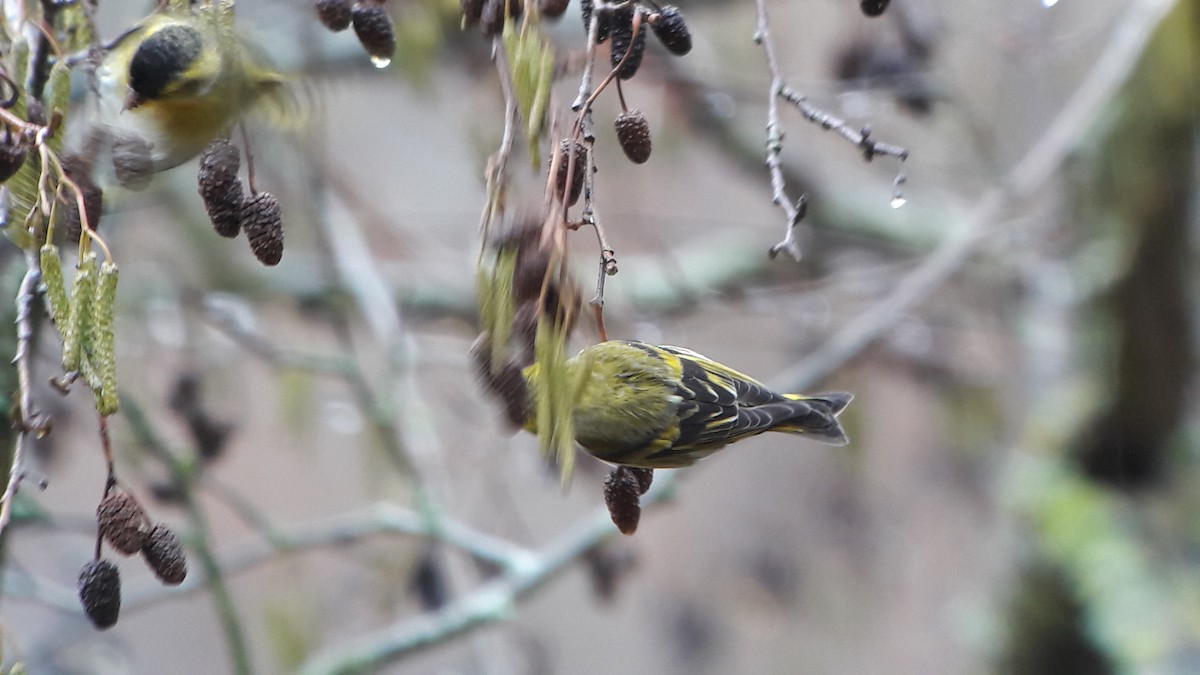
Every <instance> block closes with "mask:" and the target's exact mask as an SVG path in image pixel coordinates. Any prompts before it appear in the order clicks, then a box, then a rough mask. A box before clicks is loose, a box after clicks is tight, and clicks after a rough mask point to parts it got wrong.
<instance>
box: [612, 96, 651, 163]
mask: <svg viewBox="0 0 1200 675" xmlns="http://www.w3.org/2000/svg"><path fill="white" fill-rule="evenodd" d="M614 126H615V127H616V130H617V140H618V141H620V142H621V149H622V150H624V151H625V156H626V157H628V158H629V161H631V162H633V163H634V164H645V163H646V160H648V159H650V125H649V124H648V123H647V122H646V116H645V115H643V114H642V112H641V111H640V110H638V109H637V108H632V109H630V110H629V111H627V112H623V113H621V114H620V115H617V120H616V122H615V123H614Z"/></svg>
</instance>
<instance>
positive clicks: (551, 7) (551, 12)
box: [538, 0, 571, 19]
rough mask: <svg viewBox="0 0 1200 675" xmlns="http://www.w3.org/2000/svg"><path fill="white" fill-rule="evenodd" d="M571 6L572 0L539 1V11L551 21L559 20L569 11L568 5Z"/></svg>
mask: <svg viewBox="0 0 1200 675" xmlns="http://www.w3.org/2000/svg"><path fill="white" fill-rule="evenodd" d="M569 4H571V0H538V10H539V11H541V13H542V16H545V17H549V18H551V19H557V18H558V17H560V16H562V15H563V12H565V11H567V5H569Z"/></svg>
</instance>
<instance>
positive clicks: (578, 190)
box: [554, 139, 588, 206]
mask: <svg viewBox="0 0 1200 675" xmlns="http://www.w3.org/2000/svg"><path fill="white" fill-rule="evenodd" d="M572 146H574V151H575V166H574V171H573V172H572V173H571V190H570V193H569V194H568V195H567V200H566V201H567V206H574V205H575V202H578V201H579V196H580V195H582V194H583V176H584V173H585V172H586V171H587V157H588V149H587V146H586V145H584V144H583V143H580V142H579V141H573V140H570V139H563V141H562V142H561V143H559V144H558V155H559V158H558V173H557V174H555V176H554V189H555V194H557V195H559V196H561V195H562V194H563V192H564V191H566V189H567V169H568V167H569V165H570V164H571V162H570V155H569V153H570V152H571V148H572Z"/></svg>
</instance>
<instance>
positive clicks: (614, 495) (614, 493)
mask: <svg viewBox="0 0 1200 675" xmlns="http://www.w3.org/2000/svg"><path fill="white" fill-rule="evenodd" d="M639 490H641V484H640V483H639V482H638V479H637V477H635V476H634V475H633V474H632V473H631V472H630V471H629V469H627V468H626V467H623V466H618V467H617V468H615V469H613V470H612V473H610V474H608V478H605V479H604V503H605V504H607V505H608V515H609V516H611V517H612V521H613V524H614V525H616V526H617V529H618V530H620V531H621V534H633V533H634V532H636V531H637V526H638V520H640V519H641V517H642V506H641V504H640V500H639V499H638V497H639V496H640V493H639Z"/></svg>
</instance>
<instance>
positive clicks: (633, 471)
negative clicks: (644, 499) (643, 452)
mask: <svg viewBox="0 0 1200 675" xmlns="http://www.w3.org/2000/svg"><path fill="white" fill-rule="evenodd" d="M625 470H626V471H628V472H629V474H630V475H631V476H633V478H634V479H635V480H636V481H637V482H638V494H639V495H644V494H646V492H647V491H648V490H649V489H650V486H651V485H652V484H653V483H654V469H643V468H635V467H632V466H627V467H625Z"/></svg>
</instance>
